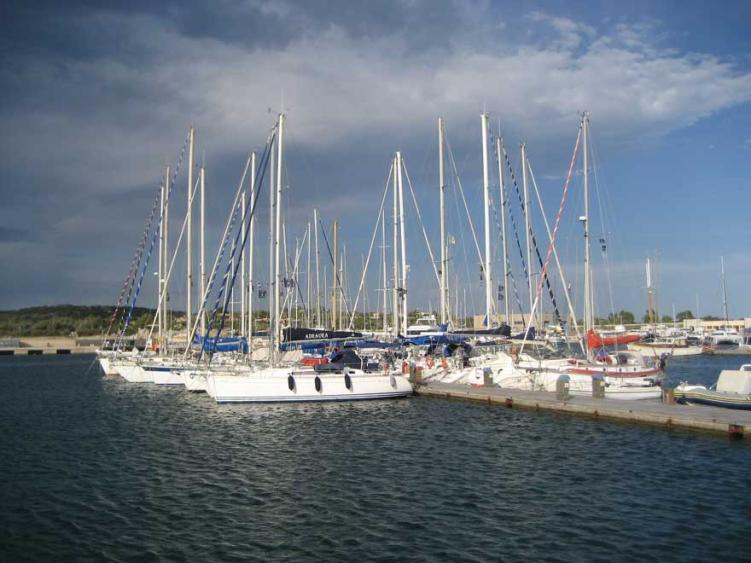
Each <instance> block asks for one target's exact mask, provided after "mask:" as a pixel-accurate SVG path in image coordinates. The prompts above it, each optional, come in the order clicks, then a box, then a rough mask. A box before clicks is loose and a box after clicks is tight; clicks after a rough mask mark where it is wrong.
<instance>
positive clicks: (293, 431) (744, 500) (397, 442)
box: [0, 357, 751, 562]
mask: <svg viewBox="0 0 751 563" xmlns="http://www.w3.org/2000/svg"><path fill="white" fill-rule="evenodd" d="M89 361H90V359H88V358H76V357H66V358H55V359H54V361H52V360H49V359H46V358H44V359H39V358H28V359H26V358H23V359H18V358H11V359H2V361H0V364H1V367H2V369H0V384H2V386H3V389H4V393H3V394H2V395H0V427H2V429H3V432H1V433H0V448H1V449H2V451H3V453H4V455H3V456H2V457H1V458H0V472H2V475H3V480H2V482H0V493H1V497H0V500H2V503H1V505H2V509H0V534H1V535H0V537H1V538H2V540H1V541H0V560H2V561H44V560H55V561H138V562H141V561H268V560H278V561H301V560H319V561H321V560H323V561H332V560H348V561H357V560H374V561H393V560H405V561H445V560H462V561H488V560H498V559H502V560H512V561H513V560H522V559H525V560H526V559H536V560H543V561H571V560H598V561H608V562H613V561H627V560H634V559H638V560H643V561H650V560H652V561H665V560H669V559H675V560H687V559H689V560H725V561H732V560H743V559H744V557H745V556H746V554H747V553H748V547H749V540H748V531H749V529H751V478H750V477H749V474H748V467H749V464H750V462H751V448H749V447H748V444H746V443H743V442H730V441H726V440H722V439H716V438H713V437H706V436H701V435H693V434H687V433H681V432H673V433H668V432H664V431H661V430H658V429H652V428H646V427H628V426H624V425H618V424H611V423H607V422H597V421H590V420H582V419H577V418H571V417H566V416H558V415H553V414H545V413H529V412H524V411H518V410H509V409H499V408H494V407H487V406H483V405H470V404H463V403H459V402H446V401H438V400H431V399H411V400H405V401H392V402H369V403H359V404H300V405H222V406H218V405H216V404H214V403H213V402H212V401H210V400H209V399H208V398H207V397H205V396H200V395H194V394H190V393H187V392H185V391H181V390H179V389H163V388H156V387H155V386H151V385H133V384H127V383H125V382H123V381H121V380H119V379H116V378H102V377H100V376H99V375H97V374H95V373H92V372H89V373H86V367H88V363H89ZM702 361H706V360H702ZM674 365H675V364H674ZM689 368H690V365H689V364H684V365H683V367H682V368H681V369H683V373H686V370H688V369H689ZM716 371H719V369H717V370H716Z"/></svg>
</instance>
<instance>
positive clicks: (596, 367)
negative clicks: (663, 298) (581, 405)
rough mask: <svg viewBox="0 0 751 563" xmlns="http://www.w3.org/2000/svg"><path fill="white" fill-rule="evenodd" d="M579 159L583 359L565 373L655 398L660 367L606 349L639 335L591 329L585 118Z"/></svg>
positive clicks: (636, 355) (637, 356)
mask: <svg viewBox="0 0 751 563" xmlns="http://www.w3.org/2000/svg"><path fill="white" fill-rule="evenodd" d="M582 140H583V143H582V159H583V180H584V215H583V216H582V217H581V218H580V220H581V222H582V225H583V227H584V245H585V246H584V328H585V333H586V340H585V343H586V351H587V359H586V360H578V359H571V360H569V364H570V367H569V368H568V370H567V373H569V374H572V375H588V376H594V375H603V376H605V377H606V381H607V382H608V383H610V384H624V383H625V382H626V381H628V383H629V384H630V385H634V384H636V383H639V384H642V385H644V386H646V387H653V388H654V389H653V394H654V396H655V397H659V396H660V394H661V390H660V388H659V387H657V386H656V382H658V380H659V379H660V378H661V375H662V366H661V365H659V364H657V363H655V362H653V361H647V359H646V358H645V357H644V356H642V355H641V354H640V353H638V352H629V351H625V350H617V351H615V352H610V351H608V350H607V349H606V347H607V346H619V345H623V344H627V343H629V342H635V341H637V340H639V338H640V337H639V335H629V334H622V335H620V334H615V335H600V334H598V333H597V332H596V331H595V329H594V290H593V284H592V268H591V258H590V253H591V248H590V247H591V243H590V239H591V237H590V232H589V115H588V114H587V113H585V114H584V115H583V116H582Z"/></svg>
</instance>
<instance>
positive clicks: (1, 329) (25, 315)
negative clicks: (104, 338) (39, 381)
mask: <svg viewBox="0 0 751 563" xmlns="http://www.w3.org/2000/svg"><path fill="white" fill-rule="evenodd" d="M112 311H113V307H112V306H111V305H93V306H87V305H52V306H45V307H29V308H26V309H18V310H16V311H0V337H19V336H69V335H70V334H71V333H73V332H75V333H76V334H77V335H78V336H93V335H98V334H103V333H104V332H105V331H106V330H107V327H108V326H109V324H110V319H111V318H112ZM118 318H120V317H118ZM153 318H154V309H145V308H143V307H136V308H135V309H133V316H132V318H131V321H130V325H129V326H128V334H133V333H135V331H136V330H138V329H139V328H141V327H145V326H149V325H150V324H151V321H152V319H153Z"/></svg>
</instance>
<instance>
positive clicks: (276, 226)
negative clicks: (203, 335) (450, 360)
mask: <svg viewBox="0 0 751 563" xmlns="http://www.w3.org/2000/svg"><path fill="white" fill-rule="evenodd" d="M284 121H285V115H284V113H280V114H279V118H278V121H277V124H276V127H275V129H274V131H273V132H272V135H271V137H270V138H269V142H268V144H267V147H266V151H265V152H264V157H262V159H261V173H260V174H259V178H261V180H260V182H262V178H263V172H264V171H265V166H266V165H267V164H268V162H269V156H270V155H272V154H274V149H276V151H275V154H276V161H275V163H274V165H275V169H274V165H272V166H271V170H272V173H273V177H272V179H271V182H270V184H271V186H270V188H273V189H274V191H272V193H271V194H270V196H271V209H272V214H271V218H272V219H273V220H272V221H270V225H269V228H270V234H271V241H272V252H271V256H270V261H271V263H272V266H273V272H272V274H273V281H272V287H273V291H272V295H271V297H272V302H271V306H270V307H269V313H270V321H271V326H270V330H269V336H270V339H271V344H270V351H271V361H270V363H269V365H265V366H257V365H254V364H252V363H251V364H248V365H243V366H211V367H208V368H206V369H204V370H203V371H198V372H194V371H188V372H185V374H184V375H185V376H186V377H188V378H191V377H192V378H193V379H198V380H200V378H203V380H204V381H205V388H206V392H207V393H208V394H209V395H210V396H211V397H213V398H214V400H215V401H216V402H218V403H254V402H293V401H352V400H366V399H387V398H397V397H406V396H408V395H411V394H412V392H413V390H412V385H411V384H410V382H409V381H408V380H407V379H406V378H405V377H404V376H403V375H402V374H401V373H400V372H398V371H397V370H395V369H393V368H388V367H386V368H384V369H383V371H380V370H379V371H376V372H368V371H366V370H364V369H354V368H349V367H344V368H343V369H342V371H341V372H339V373H336V372H334V373H323V372H319V371H316V369H315V368H316V367H319V366H315V367H314V368H313V369H311V368H310V367H307V366H284V365H282V364H281V363H280V359H279V345H280V344H281V342H282V333H283V329H282V317H281V309H282V304H281V286H282V277H281V271H280V266H281V260H280V256H279V246H280V242H281V241H280V233H281V230H282V213H281V205H282V200H283V198H282V186H283V173H284V165H283V156H284ZM274 180H275V185H274ZM254 187H255V185H254ZM252 213H253V212H252V211H251V217H252ZM243 239H244V237H243ZM244 244H245V241H244V240H243V241H242V243H241V244H240V248H241V249H242V248H243V247H244ZM241 251H242V250H241ZM204 300H205V296H204ZM186 385H187V383H186ZM200 385H201V384H200V383H196V386H200Z"/></svg>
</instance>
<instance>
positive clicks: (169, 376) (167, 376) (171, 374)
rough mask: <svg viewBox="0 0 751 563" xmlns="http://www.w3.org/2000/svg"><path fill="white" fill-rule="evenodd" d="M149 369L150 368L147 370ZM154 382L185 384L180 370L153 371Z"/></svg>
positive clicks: (159, 383) (158, 383) (160, 383)
mask: <svg viewBox="0 0 751 563" xmlns="http://www.w3.org/2000/svg"><path fill="white" fill-rule="evenodd" d="M147 371H148V370H147ZM151 373H153V378H154V383H156V384H157V385H183V384H184V382H183V377H182V375H181V374H180V373H179V372H178V371H173V370H159V371H152V372H151Z"/></svg>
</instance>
